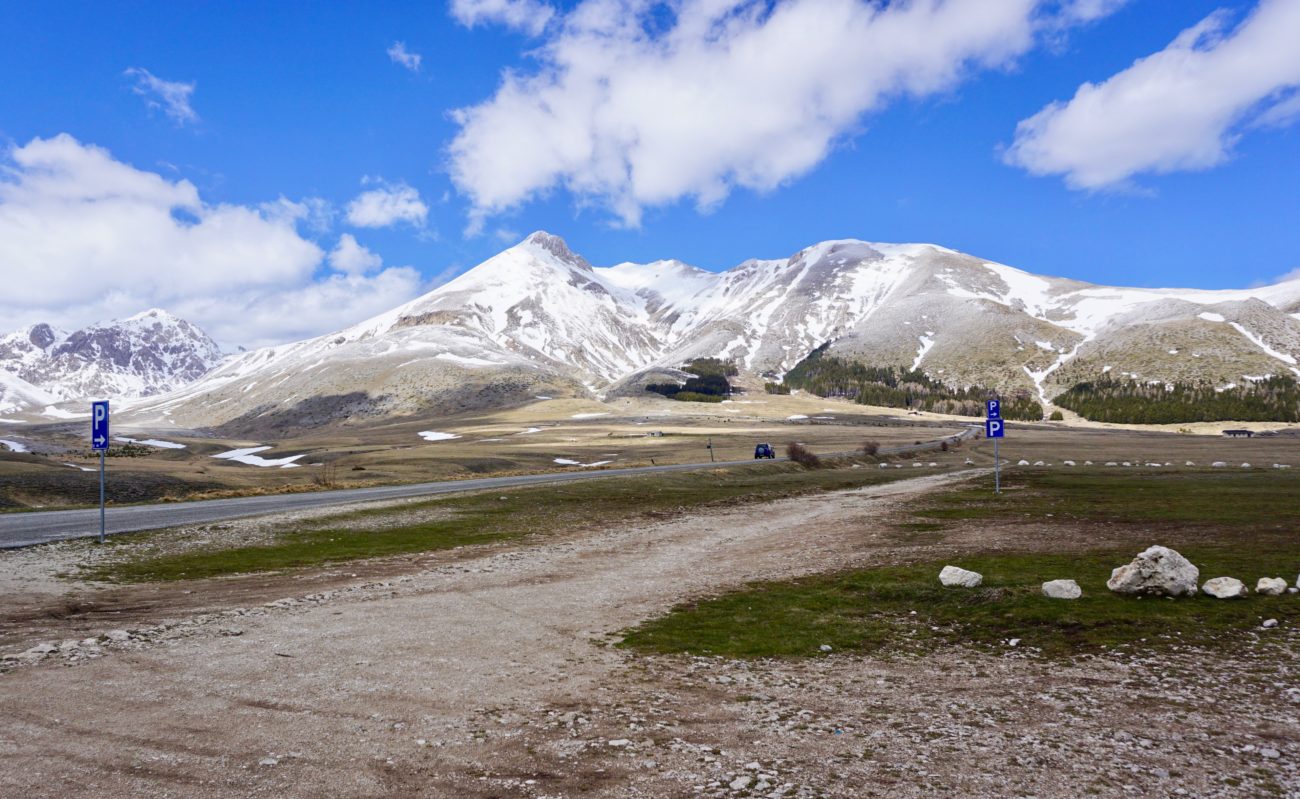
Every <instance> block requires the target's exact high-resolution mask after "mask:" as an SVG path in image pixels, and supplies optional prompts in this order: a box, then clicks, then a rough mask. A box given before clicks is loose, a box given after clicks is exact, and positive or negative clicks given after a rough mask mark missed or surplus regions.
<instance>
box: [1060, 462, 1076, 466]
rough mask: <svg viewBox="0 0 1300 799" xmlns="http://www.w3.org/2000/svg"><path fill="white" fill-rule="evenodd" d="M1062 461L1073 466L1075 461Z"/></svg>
mask: <svg viewBox="0 0 1300 799" xmlns="http://www.w3.org/2000/svg"><path fill="white" fill-rule="evenodd" d="M1061 463H1064V464H1065V465H1066V466H1073V465H1074V461H1061Z"/></svg>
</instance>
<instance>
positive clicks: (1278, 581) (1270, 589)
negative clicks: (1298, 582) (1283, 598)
mask: <svg viewBox="0 0 1300 799" xmlns="http://www.w3.org/2000/svg"><path fill="white" fill-rule="evenodd" d="M1255 593H1257V594H1259V595H1261V596H1277V595H1278V594H1285V593H1286V580H1283V579H1282V578H1281V577H1261V578H1259V581H1258V582H1256V583H1255Z"/></svg>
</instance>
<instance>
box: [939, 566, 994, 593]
mask: <svg viewBox="0 0 1300 799" xmlns="http://www.w3.org/2000/svg"><path fill="white" fill-rule="evenodd" d="M939 582H941V583H943V584H944V585H946V586H950V587H951V586H959V587H961V588H974V587H975V586H977V585H979V584H980V583H982V582H984V575H982V574H980V573H979V572H973V571H967V570H966V569H962V568H958V567H957V566H944V567H943V570H942V571H940V572H939Z"/></svg>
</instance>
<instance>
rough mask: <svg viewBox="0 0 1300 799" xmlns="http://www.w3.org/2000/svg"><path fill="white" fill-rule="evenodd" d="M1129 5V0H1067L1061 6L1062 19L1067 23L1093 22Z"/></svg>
mask: <svg viewBox="0 0 1300 799" xmlns="http://www.w3.org/2000/svg"><path fill="white" fill-rule="evenodd" d="M1127 4H1128V0H1067V2H1065V3H1062V4H1061V13H1060V19H1061V21H1063V22H1066V23H1079V22H1092V21H1094V20H1098V19H1101V18H1102V17H1108V16H1110V15H1111V14H1114V13H1115V12H1116V11H1118V10H1119V9H1120V7H1121V6H1124V5H1127Z"/></svg>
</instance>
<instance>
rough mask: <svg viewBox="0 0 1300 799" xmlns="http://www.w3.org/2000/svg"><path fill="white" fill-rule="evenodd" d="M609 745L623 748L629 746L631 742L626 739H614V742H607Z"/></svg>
mask: <svg viewBox="0 0 1300 799" xmlns="http://www.w3.org/2000/svg"><path fill="white" fill-rule="evenodd" d="M609 745H610V746H613V747H615V748H622V747H624V746H631V745H632V742H631V741H629V740H628V739H626V738H615V739H614V740H612V741H610V742H609Z"/></svg>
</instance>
